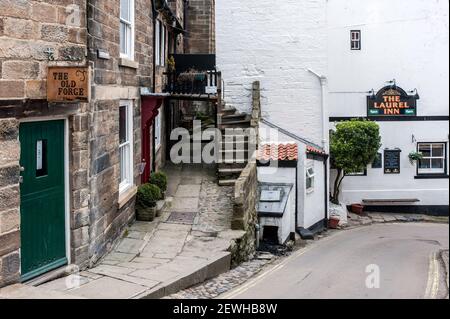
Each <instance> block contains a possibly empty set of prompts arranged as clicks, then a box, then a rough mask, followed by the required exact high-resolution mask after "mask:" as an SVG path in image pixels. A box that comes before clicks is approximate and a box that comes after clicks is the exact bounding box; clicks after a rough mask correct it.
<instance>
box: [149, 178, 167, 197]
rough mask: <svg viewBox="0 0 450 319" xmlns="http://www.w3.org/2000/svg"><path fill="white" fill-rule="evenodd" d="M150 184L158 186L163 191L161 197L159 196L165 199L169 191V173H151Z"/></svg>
mask: <svg viewBox="0 0 450 319" xmlns="http://www.w3.org/2000/svg"><path fill="white" fill-rule="evenodd" d="M150 184H152V185H156V186H158V188H159V189H160V191H161V197H160V198H158V200H160V199H164V198H165V196H166V191H167V175H166V174H165V173H164V172H157V173H152V174H151V175H150Z"/></svg>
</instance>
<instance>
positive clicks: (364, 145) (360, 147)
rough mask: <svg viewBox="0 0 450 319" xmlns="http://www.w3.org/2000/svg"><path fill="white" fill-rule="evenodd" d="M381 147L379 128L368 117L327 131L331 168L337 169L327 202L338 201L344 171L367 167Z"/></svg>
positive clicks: (354, 170) (343, 123)
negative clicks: (329, 132) (329, 199)
mask: <svg viewBox="0 0 450 319" xmlns="http://www.w3.org/2000/svg"><path fill="white" fill-rule="evenodd" d="M380 147H381V136H380V127H379V126H378V124H377V123H375V122H371V121H368V120H357V119H354V120H351V121H345V122H341V123H338V124H337V125H336V130H335V131H332V132H331V134H330V153H331V164H332V167H333V168H335V169H336V170H337V175H336V180H335V182H334V189H333V192H332V195H331V201H332V202H333V203H335V204H339V195H340V189H341V185H342V181H343V180H344V178H345V175H346V174H351V173H357V172H360V171H362V170H364V169H366V168H367V165H369V164H370V163H372V162H373V161H374V159H375V157H376V156H377V153H378V150H379V149H380Z"/></svg>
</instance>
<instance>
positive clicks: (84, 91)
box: [47, 67, 89, 102]
mask: <svg viewBox="0 0 450 319" xmlns="http://www.w3.org/2000/svg"><path fill="white" fill-rule="evenodd" d="M47 100H48V101H50V102H64V101H88V100H89V68H86V67H49V68H48V75H47Z"/></svg>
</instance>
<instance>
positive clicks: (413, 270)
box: [221, 224, 449, 299]
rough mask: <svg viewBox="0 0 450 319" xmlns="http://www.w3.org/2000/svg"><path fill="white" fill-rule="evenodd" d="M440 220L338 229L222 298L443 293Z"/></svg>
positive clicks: (444, 229) (445, 239)
mask: <svg viewBox="0 0 450 319" xmlns="http://www.w3.org/2000/svg"><path fill="white" fill-rule="evenodd" d="M448 247H449V226H448V225H444V224H388V225H374V226H370V227H362V228H357V229H352V230H347V231H341V232H338V233H336V234H333V235H331V236H329V237H326V238H324V239H322V240H320V241H318V242H315V243H313V244H311V245H309V246H307V247H306V248H305V249H302V250H301V251H298V252H296V253H294V254H293V255H291V256H290V257H288V258H287V259H286V260H284V261H283V262H281V263H280V264H278V265H275V266H274V267H273V268H271V269H268V270H267V271H265V272H263V273H262V274H261V275H259V276H258V277H257V278H255V279H253V280H251V281H250V282H248V283H246V284H244V285H243V286H240V287H239V288H237V289H235V290H233V291H231V292H229V293H227V294H225V295H223V296H221V298H226V299H247V298H250V299H310V298H318V299H342V298H345V299H366V298H370V299H391V298H395V299H397V298H400V299H403V298H413V299H422V298H430V299H432V298H445V297H447V293H448V291H447V285H446V274H445V270H444V267H443V266H442V262H441V260H440V259H439V251H441V250H444V249H448Z"/></svg>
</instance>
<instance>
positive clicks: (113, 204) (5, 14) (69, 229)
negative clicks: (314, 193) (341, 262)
mask: <svg viewBox="0 0 450 319" xmlns="http://www.w3.org/2000/svg"><path fill="white" fill-rule="evenodd" d="M123 2H124V3H128V4H129V5H130V7H129V8H130V10H129V13H130V15H128V12H126V13H124V12H123V11H122V12H121V9H120V4H121V1H120V0H113V1H98V0H65V1H54V0H42V1H32V0H15V1H11V0H0V286H4V285H7V284H10V283H14V282H18V281H21V280H27V279H31V278H33V277H35V276H38V275H40V274H42V273H44V272H46V271H49V270H52V269H54V268H57V267H59V266H63V265H67V264H75V265H78V266H79V267H80V268H81V269H84V268H87V267H89V266H92V265H93V264H94V263H96V262H97V261H98V260H99V259H100V258H101V257H102V256H104V255H105V253H107V252H108V250H109V249H110V248H111V246H112V245H113V243H114V242H115V240H116V239H118V238H119V237H120V236H121V234H122V233H123V231H124V228H125V226H126V225H127V224H128V223H129V222H131V221H133V220H134V198H135V194H136V191H137V187H138V185H140V184H141V181H142V177H141V173H142V165H141V164H142V162H143V154H142V153H143V152H142V147H143V143H144V139H143V133H142V132H143V127H142V118H141V115H142V114H144V113H146V114H151V117H150V118H149V123H150V125H151V126H152V127H153V126H154V125H155V116H156V115H157V114H158V108H155V109H152V110H150V112H149V111H148V110H147V109H146V107H148V105H147V106H146V105H144V101H146V98H149V97H154V98H155V99H156V100H160V99H162V98H161V97H160V96H158V94H160V93H161V92H162V90H163V87H164V78H165V75H164V72H165V69H166V68H167V63H163V62H161V61H164V62H165V60H166V56H167V54H168V52H169V48H170V44H171V43H178V47H179V46H180V45H182V36H180V32H179V30H178V31H174V30H175V29H176V28H178V29H182V19H183V14H184V8H183V5H184V1H182V0H177V1H170V3H167V2H166V1H158V0H134V1H133V0H130V1H123ZM171 8H173V9H171ZM156 20H159V21H160V23H161V25H164V26H165V28H161V29H164V30H165V32H164V33H161V34H160V37H159V41H157V40H156V32H155V25H156ZM180 20H181V23H180ZM174 26H177V27H176V28H175V27H174ZM121 28H122V30H123V29H127V30H128V31H129V32H130V33H127V34H128V35H129V36H128V37H126V38H127V39H128V38H129V39H130V40H129V41H128V40H127V41H126V42H125V45H124V41H123V38H124V36H123V34H125V33H123V34H122V35H121ZM128 31H126V32H128ZM162 34H164V35H163V36H164V41H162V40H161V39H162V38H161V35H162ZM171 41H172V42H171ZM180 43H181V44H180ZM156 45H158V46H159V49H158V50H156V47H155V46H156ZM174 47H175V48H176V47H177V46H176V45H174ZM155 53H157V54H159V55H160V60H159V64H158V65H157V66H155V60H156V56H155ZM53 66H59V67H69V66H76V67H83V68H86V67H87V68H89V69H88V70H89V75H90V85H89V91H90V96H89V99H88V100H85V101H74V102H58V103H55V102H48V101H47V81H46V79H47V72H48V71H47V70H48V67H53ZM160 120H161V123H164V119H160ZM53 126H54V127H55V128H54V129H53V128H52V129H50V128H51V127H53ZM36 127H37V129H36ZM158 127H159V129H160V130H161V131H162V130H163V125H159V126H158ZM149 131H150V132H151V135H150V136H149V137H148V138H147V139H145V143H148V144H149V145H145V144H144V146H145V147H146V148H151V147H154V143H155V142H154V141H155V138H156V137H155V136H154V133H155V131H154V130H149ZM147 132H148V131H147ZM32 135H33V136H34V135H37V136H38V137H36V140H34V139H33V138H35V137H30V136H32ZM161 135H162V134H161ZM39 136H40V137H39ZM29 140H32V141H31V144H27V143H29ZM30 145H31V146H30ZM54 146H58V147H57V151H56V150H55V147H54ZM160 152H163V151H160ZM28 158H30V160H29V161H28V162H27V161H26V160H28ZM162 158H164V156H161V159H162ZM30 161H31V162H30ZM155 161H156V160H155ZM161 161H162V160H161ZM24 163H32V164H30V165H24ZM124 163H126V164H124ZM147 164H148V163H147ZM34 165H36V167H33V166H34ZM24 166H25V167H24ZM154 166H155V167H151V169H153V170H154V169H155V168H156V167H161V166H162V164H161V163H159V162H156V164H155V165H154ZM54 170H59V171H57V172H56V173H55V172H54ZM35 172H36V174H35ZM55 175H58V178H53V177H54V176H55ZM28 178H30V180H33V181H34V182H35V184H33V187H34V189H31V188H32V187H30V184H29V182H28ZM47 179H48V183H50V182H51V181H50V180H54V181H55V184H54V185H53V186H54V187H53V188H51V187H50V186H51V185H50V186H48V188H45V187H44V186H43V185H44V184H43V182H42V181H47ZM39 183H41V184H39ZM58 189H59V190H62V189H64V192H62V191H61V194H59V193H58V195H55V194H54V193H52V192H51V190H55V192H56V190H58ZM50 193H51V196H59V198H58V200H49V198H50V197H45V196H47V195H48V194H50ZM33 194H34V195H36V194H38V195H39V196H41V197H39V196H38V195H36V196H37V197H33V196H34V195H33ZM29 195H30V196H31V195H33V196H31V197H28V196H29ZM49 196H50V195H49ZM31 198H32V199H31ZM33 200H34V201H35V202H33ZM29 202H30V203H31V204H30V207H33V206H34V207H35V208H36V209H37V212H38V213H43V215H42V216H41V219H42V220H45V218H49V220H50V221H52V220H55V222H56V220H58V221H59V222H60V224H59V225H56V226H57V227H56V226H55V227H54V228H53V230H50V228H45V226H42V227H43V228H42V229H39V231H40V233H39V232H38V231H37V230H36V229H33V228H32V227H31V228H30V223H31V217H30V212H29V211H28V209H27V207H28V206H27V205H28V204H29ZM49 203H60V204H61V205H60V206H58V208H52V207H53V206H52V205H48V207H49V208H48V211H49V212H50V211H52V209H54V210H55V214H56V215H57V216H58V218H51V217H52V216H51V215H48V216H47V215H45V214H44V213H46V210H45V209H42V207H44V206H45V205H46V204H49ZM39 205H41V206H42V205H44V206H42V207H41V206H39ZM55 205H56V204H55ZM39 207H41V210H39V209H40V208H39ZM55 207H56V206H55ZM48 214H50V213H48ZM56 215H55V216H56ZM24 217H25V218H24ZM54 229H56V230H54ZM39 236H40V237H39ZM45 236H49V238H48V239H49V242H50V243H52V244H54V246H55V247H54V248H52V249H54V251H53V253H54V255H52V256H46V255H45V254H46V252H45V251H43V252H41V253H42V255H43V256H39V257H40V258H41V259H39V258H38V257H36V256H35V255H33V254H32V253H30V252H31V251H37V250H36V249H34V248H35V247H34V248H33V247H31V246H30V245H31V244H30V243H37V244H39V240H38V238H42V237H45ZM51 236H55V237H51ZM58 236H59V237H58ZM30 238H31V239H33V238H36V240H30ZM54 238H59V241H56V240H54ZM52 239H53V240H52ZM38 248H39V247H38ZM33 258H34V259H36V260H31V261H30V259H33Z"/></svg>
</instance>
